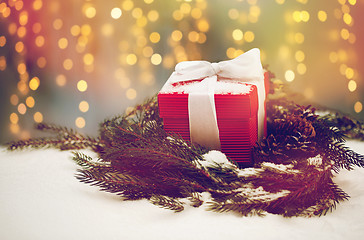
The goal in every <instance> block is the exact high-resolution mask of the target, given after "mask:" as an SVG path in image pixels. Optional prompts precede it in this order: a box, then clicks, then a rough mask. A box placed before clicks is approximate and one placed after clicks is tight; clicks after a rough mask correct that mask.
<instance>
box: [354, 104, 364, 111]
mask: <svg viewBox="0 0 364 240" xmlns="http://www.w3.org/2000/svg"><path fill="white" fill-rule="evenodd" d="M354 111H355V112H356V113H360V112H361V111H363V104H362V103H361V102H359V101H357V102H356V103H355V104H354Z"/></svg>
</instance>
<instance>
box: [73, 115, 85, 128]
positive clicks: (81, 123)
mask: <svg viewBox="0 0 364 240" xmlns="http://www.w3.org/2000/svg"><path fill="white" fill-rule="evenodd" d="M75 125H76V127H78V128H84V127H85V126H86V121H85V119H84V118H83V117H78V118H76V120H75Z"/></svg>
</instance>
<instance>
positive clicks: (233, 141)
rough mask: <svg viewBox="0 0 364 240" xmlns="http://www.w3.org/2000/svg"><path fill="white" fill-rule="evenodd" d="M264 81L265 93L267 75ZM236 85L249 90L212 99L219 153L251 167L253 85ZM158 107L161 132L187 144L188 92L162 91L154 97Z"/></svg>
mask: <svg viewBox="0 0 364 240" xmlns="http://www.w3.org/2000/svg"><path fill="white" fill-rule="evenodd" d="M264 80H265V86H266V93H268V89H267V86H268V81H269V79H268V74H267V73H265V74H264ZM183 84H186V83H183ZM187 84H188V83H187ZM238 84H242V85H245V86H247V87H248V88H249V90H248V91H247V92H245V93H239V94H237V93H223V94H217V93H215V95H214V99H215V107H216V117H217V123H218V128H219V139H220V144H221V151H222V152H223V153H225V154H226V155H227V156H228V157H230V158H231V159H232V160H234V161H235V162H237V163H238V164H239V165H240V166H242V167H245V166H250V165H251V164H252V149H253V146H254V145H255V144H256V142H257V140H258V120H257V119H258V118H257V114H258V113H257V111H258V94H257V87H256V86H255V85H253V84H248V83H238ZM158 104H159V114H160V117H161V118H163V122H164V129H165V131H166V132H174V133H176V134H179V135H180V136H181V137H182V138H183V139H185V140H187V141H190V131H189V113H188V93H184V92H178V91H177V90H176V91H173V89H172V91H170V90H169V91H168V92H165V91H163V88H162V90H161V91H160V92H159V94H158ZM265 125H266V124H265ZM265 132H266V129H265Z"/></svg>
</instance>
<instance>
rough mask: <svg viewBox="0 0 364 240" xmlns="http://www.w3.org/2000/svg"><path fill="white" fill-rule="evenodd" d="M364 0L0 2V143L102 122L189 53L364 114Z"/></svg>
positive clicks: (89, 130) (92, 129)
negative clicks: (232, 62)
mask: <svg viewBox="0 0 364 240" xmlns="http://www.w3.org/2000/svg"><path fill="white" fill-rule="evenodd" d="M363 12H364V0H325V1H324V0H319V1H317V0H224V1H221V0H107V1H105V0H0V132H1V134H0V143H5V142H8V141H10V140H15V139H22V138H29V137H31V136H37V133H36V132H35V131H34V130H33V125H34V123H39V122H47V123H55V124H59V125H64V126H67V127H70V128H75V129H77V130H78V131H80V132H83V133H86V134H89V135H91V136H96V135H97V131H98V124H99V123H100V122H102V121H103V120H104V119H106V118H109V117H112V116H114V115H118V114H123V113H125V112H126V111H128V109H129V110H130V107H132V106H134V105H136V104H138V103H141V102H143V101H144V100H145V99H146V98H149V97H151V96H153V95H154V94H156V93H157V92H158V91H159V89H160V88H161V87H162V85H163V84H164V82H165V81H166V80H167V78H168V77H169V75H170V74H171V73H172V71H173V69H174V66H175V64H176V63H178V62H180V61H184V60H200V59H203V60H208V61H211V62H216V61H221V60H227V59H231V58H234V57H236V56H238V55H240V54H241V53H243V52H245V51H247V50H249V49H251V48H254V47H258V48H260V49H261V53H262V56H261V59H262V63H263V65H269V70H271V71H272V72H273V73H275V75H276V77H277V78H278V79H280V80H282V81H283V82H286V83H289V84H290V87H291V88H292V89H293V90H294V91H297V92H298V93H301V94H303V95H304V96H305V97H306V98H307V99H309V100H311V101H313V102H316V103H319V104H321V105H324V106H328V107H330V108H333V109H337V110H340V111H343V112H345V113H348V114H351V115H352V116H354V117H356V118H359V119H364V113H363V103H364V94H363V93H364V79H363V76H364V68H363V67H360V66H363V64H364V49H363V48H364V44H362V43H363V41H364V27H363V26H362V24H363V23H364V17H363V16H364V14H363Z"/></svg>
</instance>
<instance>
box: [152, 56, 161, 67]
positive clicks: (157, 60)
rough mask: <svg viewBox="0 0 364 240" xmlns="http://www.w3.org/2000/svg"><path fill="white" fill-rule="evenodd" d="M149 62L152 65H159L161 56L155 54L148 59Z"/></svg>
mask: <svg viewBox="0 0 364 240" xmlns="http://www.w3.org/2000/svg"><path fill="white" fill-rule="evenodd" d="M150 61H151V62H152V64H153V65H159V64H161V62H162V56H161V55H160V54H158V53H155V54H153V55H152V57H151V58H150Z"/></svg>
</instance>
